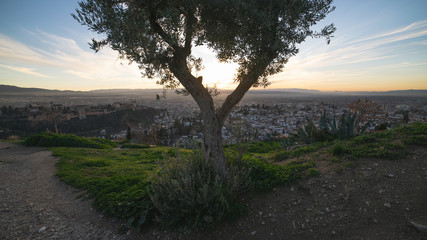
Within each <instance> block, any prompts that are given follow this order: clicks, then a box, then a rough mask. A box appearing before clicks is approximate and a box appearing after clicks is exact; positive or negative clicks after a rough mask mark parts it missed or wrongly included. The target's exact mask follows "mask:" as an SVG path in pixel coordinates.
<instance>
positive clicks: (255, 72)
mask: <svg viewBox="0 0 427 240" xmlns="http://www.w3.org/2000/svg"><path fill="white" fill-rule="evenodd" d="M273 59H274V57H273V58H271V59H270V61H263V62H262V63H261V64H255V65H254V67H252V69H251V70H250V71H249V72H248V73H247V74H245V76H243V78H242V80H241V81H240V83H239V85H238V86H237V87H236V89H235V90H234V91H233V92H232V93H231V94H230V95H228V96H227V98H226V99H225V102H224V103H223V104H222V106H221V107H220V108H219V109H218V110H217V112H216V115H217V117H218V119H219V121H220V122H221V123H222V124H224V122H225V119H227V117H228V114H230V112H231V110H232V109H233V107H234V106H236V104H237V103H239V102H240V100H242V98H243V96H244V95H245V94H246V92H247V91H249V89H250V88H251V87H252V86H253V85H254V84H255V83H257V82H258V78H259V77H260V76H261V75H262V74H263V73H264V71H265V69H266V68H267V66H268V65H269V64H270V62H271V61H272V60H273Z"/></svg>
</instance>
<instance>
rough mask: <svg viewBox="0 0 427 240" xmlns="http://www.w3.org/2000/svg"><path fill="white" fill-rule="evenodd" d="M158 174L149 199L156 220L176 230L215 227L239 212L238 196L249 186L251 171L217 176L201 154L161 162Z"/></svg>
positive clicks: (231, 171) (230, 171)
mask: <svg viewBox="0 0 427 240" xmlns="http://www.w3.org/2000/svg"><path fill="white" fill-rule="evenodd" d="M159 169H160V170H159V173H158V174H157V175H156V176H155V177H154V178H153V181H152V183H151V187H150V190H149V196H150V198H151V201H152V203H153V206H154V209H155V210H156V212H157V213H156V215H155V221H157V222H158V223H160V224H161V225H162V226H166V227H175V226H177V225H182V223H185V224H186V225H187V226H191V227H201V226H206V225H211V224H214V223H215V222H217V221H219V220H220V219H222V218H223V217H224V216H227V215H229V214H230V213H232V212H234V211H236V209H238V208H239V207H234V206H239V204H238V203H237V201H236V197H237V194H238V193H239V192H241V191H242V190H244V189H245V188H246V187H247V186H248V183H249V180H248V179H249V178H248V176H249V171H248V170H246V169H237V167H235V166H231V167H230V170H229V176H228V178H227V179H222V178H221V177H220V176H219V175H218V174H217V173H215V171H214V169H213V167H212V166H211V163H210V162H207V161H205V159H204V158H203V157H202V154H201V153H200V152H199V151H195V153H193V154H192V155H190V156H189V157H188V158H186V159H184V158H182V157H181V156H180V155H179V153H178V154H177V157H176V158H169V159H165V160H161V161H159Z"/></svg>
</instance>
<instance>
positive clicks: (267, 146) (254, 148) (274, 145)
mask: <svg viewBox="0 0 427 240" xmlns="http://www.w3.org/2000/svg"><path fill="white" fill-rule="evenodd" d="M281 148H282V147H281V145H280V142H275V141H269V142H254V143H251V144H250V145H249V148H248V149H247V151H248V152H249V153H269V152H272V151H276V150H279V149H281Z"/></svg>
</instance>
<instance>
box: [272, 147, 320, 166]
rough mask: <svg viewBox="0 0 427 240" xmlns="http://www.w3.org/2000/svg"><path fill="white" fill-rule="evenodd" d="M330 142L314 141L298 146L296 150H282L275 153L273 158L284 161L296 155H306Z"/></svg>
mask: <svg viewBox="0 0 427 240" xmlns="http://www.w3.org/2000/svg"><path fill="white" fill-rule="evenodd" d="M327 145H328V143H320V142H319V143H313V144H310V145H306V146H302V147H299V148H296V149H294V150H289V151H283V150H282V151H280V152H277V153H275V154H273V156H272V158H273V160H274V161H276V162H278V161H283V160H286V159H289V158H294V157H301V156H304V155H306V154H309V153H313V152H316V151H318V150H319V149H320V148H322V147H325V146H327Z"/></svg>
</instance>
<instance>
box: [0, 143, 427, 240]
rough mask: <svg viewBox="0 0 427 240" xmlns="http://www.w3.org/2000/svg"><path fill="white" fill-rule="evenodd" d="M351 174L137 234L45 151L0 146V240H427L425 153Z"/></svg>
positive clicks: (371, 162) (328, 173)
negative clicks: (186, 227)
mask: <svg viewBox="0 0 427 240" xmlns="http://www.w3.org/2000/svg"><path fill="white" fill-rule="evenodd" d="M409 150H410V151H411V155H409V156H406V157H405V158H403V159H399V160H381V159H361V160H357V161H354V162H352V163H351V165H350V166H348V167H343V164H332V163H330V162H328V161H327V160H319V161H318V163H317V164H318V166H319V168H320V171H321V174H320V175H319V176H318V177H313V178H310V179H308V180H305V181H303V182H300V183H298V184H293V185H289V186H284V187H281V188H277V189H275V191H274V192H271V193H268V194H264V195H255V194H254V195H246V196H244V198H245V199H246V201H247V203H248V209H249V210H248V213H247V215H245V216H243V217H241V218H240V219H238V220H236V221H234V222H226V223H222V224H219V225H218V226H216V227H215V228H214V229H212V230H205V231H202V232H197V233H194V232H193V233H191V232H189V231H182V232H174V233H170V232H167V231H163V230H159V229H155V228H153V227H148V228H146V229H143V231H142V233H138V232H136V231H135V230H133V229H130V230H128V229H125V230H123V229H124V228H123V227H120V226H121V224H122V223H121V222H120V221H119V220H117V219H111V218H106V217H104V216H102V215H101V214H100V213H97V212H96V211H95V210H94V209H93V208H92V207H91V201H89V200H83V199H80V198H77V197H78V196H79V195H80V194H81V193H80V192H79V191H77V190H75V189H72V188H70V187H68V186H66V185H65V184H63V183H62V182H60V181H59V179H58V178H57V177H55V172H56V169H55V163H56V162H57V159H56V158H54V157H52V156H51V153H50V152H48V151H45V150H44V149H43V148H27V147H23V146H19V145H14V144H11V143H0V239H206V240H207V239H245V240H246V239H427V235H426V234H424V233H422V232H420V231H418V230H417V229H416V228H415V227H414V226H413V225H412V224H411V222H415V223H419V224H423V225H427V149H426V148H422V147H416V148H411V149H409Z"/></svg>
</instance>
